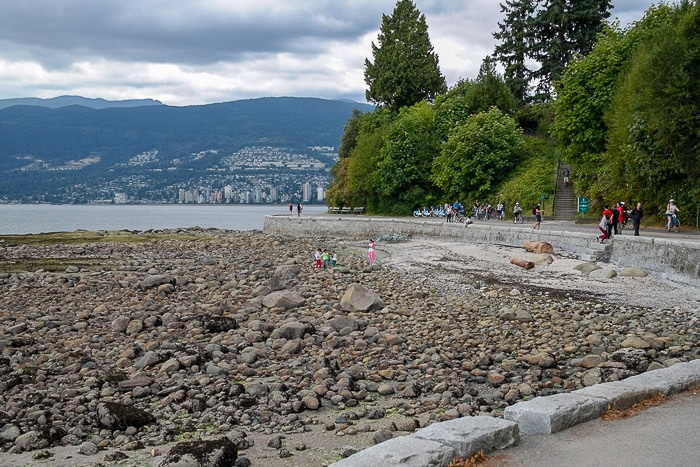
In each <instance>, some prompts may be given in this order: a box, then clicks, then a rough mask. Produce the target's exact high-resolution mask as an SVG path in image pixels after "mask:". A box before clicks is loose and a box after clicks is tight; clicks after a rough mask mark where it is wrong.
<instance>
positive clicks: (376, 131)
mask: <svg viewBox="0 0 700 467" xmlns="http://www.w3.org/2000/svg"><path fill="white" fill-rule="evenodd" d="M391 119H392V114H391V112H390V111H389V110H388V109H377V110H375V111H374V112H371V113H366V114H361V115H358V114H353V117H352V118H351V120H350V121H349V122H348V124H347V125H346V128H345V131H346V133H353V134H354V136H353V137H352V138H350V137H348V138H344V139H343V143H341V144H342V145H343V147H344V149H343V151H342V154H343V157H341V158H340V159H339V160H338V162H337V163H336V164H335V166H334V167H333V169H332V172H333V174H334V179H333V182H332V183H331V185H330V186H329V188H328V192H327V194H326V196H327V198H328V203H329V205H333V206H365V208H366V209H367V211H368V212H377V211H378V200H379V192H378V189H379V185H378V183H379V179H380V174H379V173H378V172H377V160H378V155H379V154H380V152H381V150H382V147H383V146H384V144H385V141H386V135H387V133H388V131H389V129H390V127H391ZM350 141H352V143H350ZM339 153H340V151H339ZM348 153H349V155H348Z"/></svg>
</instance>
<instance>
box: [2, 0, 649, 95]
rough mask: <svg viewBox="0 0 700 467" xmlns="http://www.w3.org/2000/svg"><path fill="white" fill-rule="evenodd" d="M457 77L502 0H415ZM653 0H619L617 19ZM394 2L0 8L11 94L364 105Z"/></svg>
mask: <svg viewBox="0 0 700 467" xmlns="http://www.w3.org/2000/svg"><path fill="white" fill-rule="evenodd" d="M414 3H415V4H416V7H417V8H418V9H419V10H420V11H421V12H422V13H423V14H424V15H425V16H426V21H427V24H428V32H429V34H430V38H431V42H432V44H433V46H434V49H435V52H436V53H437V54H438V56H439V60H440V68H441V71H442V73H443V74H444V75H445V77H446V79H447V82H448V85H454V84H456V82H457V81H458V80H459V79H473V78H475V77H476V75H477V73H478V70H479V66H480V65H481V62H482V60H483V59H484V57H486V56H487V55H490V54H491V53H492V52H493V48H494V45H495V43H496V42H495V40H494V39H493V37H492V33H493V32H494V31H496V30H497V28H498V26H497V23H498V22H499V21H501V20H502V19H503V18H502V14H501V13H500V6H499V3H500V2H499V1H497V0H472V1H469V2H460V1H452V2H444V1H439V0H414ZM654 3H655V2H652V1H651V0H643V1H639V0H616V1H614V9H613V10H612V16H611V20H614V19H615V18H619V20H620V23H621V25H623V26H625V25H628V24H630V23H632V22H634V21H638V20H640V19H641V18H642V16H643V13H644V11H645V10H647V9H648V8H649V7H650V6H651V5H652V4H654ZM395 5H396V1H395V0H348V1H345V2H328V1H321V0H290V1H287V2H280V1H276V0H257V1H256V2H250V1H247V0H230V1H227V2H218V1H213V0H204V1H203V0H172V1H169V2H148V1H146V2H144V1H143V0H139V1H136V0H120V1H99V2H96V1H93V0H62V1H60V2H56V1H50V2H47V1H44V0H22V1H21V2H7V4H5V5H3V14H2V15H0V44H1V45H2V47H0V99H7V98H18V97H40V98H51V97H57V96H61V95H79V96H84V97H90V98H103V99H107V100H125V99H145V98H150V99H156V100H159V101H161V102H163V103H164V104H166V105H173V106H183V105H199V104H208V103H215V102H228V101H233V100H240V99H248V98H256V97H268V96H294V97H320V98H326V99H345V100H352V101H357V102H364V101H365V97H364V92H365V89H366V85H365V83H364V60H365V58H370V59H371V58H372V57H371V44H372V43H373V42H374V43H375V44H376V43H377V34H378V32H379V26H380V24H381V20H382V15H383V14H386V15H390V14H391V13H392V11H393V9H394V7H395Z"/></svg>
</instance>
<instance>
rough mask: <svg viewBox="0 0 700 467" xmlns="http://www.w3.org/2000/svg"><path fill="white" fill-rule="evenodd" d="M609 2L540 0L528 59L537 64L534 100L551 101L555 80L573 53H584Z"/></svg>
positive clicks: (601, 22) (605, 0)
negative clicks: (538, 67) (538, 65)
mask: <svg viewBox="0 0 700 467" xmlns="http://www.w3.org/2000/svg"><path fill="white" fill-rule="evenodd" d="M611 8H612V3H611V1H610V0H542V1H541V2H540V8H539V9H538V11H537V13H536V14H535V16H534V17H533V19H532V24H531V27H532V28H533V38H534V40H533V43H532V48H531V52H530V56H531V57H532V58H533V59H534V60H536V61H537V62H539V64H540V69H539V70H537V71H535V72H534V77H535V78H536V79H538V80H539V83H538V85H537V95H536V98H537V99H541V100H549V99H550V98H551V92H552V86H553V83H555V82H556V81H558V80H559V78H560V77H561V75H562V74H563V72H564V70H565V69H566V67H567V66H568V65H569V63H570V62H571V60H572V59H573V58H574V57H575V56H576V55H577V54H583V55H585V54H587V53H588V52H589V51H590V50H591V49H592V48H593V45H594V44H595V40H596V36H597V35H598V33H599V32H600V31H602V29H603V26H604V25H605V19H606V18H608V17H609V16H610V9H611Z"/></svg>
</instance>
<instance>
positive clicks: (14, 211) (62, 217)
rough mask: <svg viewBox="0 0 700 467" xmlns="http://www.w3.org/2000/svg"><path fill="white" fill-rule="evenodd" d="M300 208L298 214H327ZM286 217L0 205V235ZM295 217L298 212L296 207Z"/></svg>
mask: <svg viewBox="0 0 700 467" xmlns="http://www.w3.org/2000/svg"><path fill="white" fill-rule="evenodd" d="M326 209H327V208H326V206H323V205H308V206H304V209H303V211H302V215H305V214H306V215H313V214H320V213H324V212H326ZM274 214H279V215H289V208H288V207H287V206H286V205H258V204H256V205H251V204H242V205H241V204H237V205H191V204H186V205H74V204H70V205H49V204H0V234H5V235H8V234H28V233H42V232H73V231H75V230H149V229H155V230H161V229H172V228H180V227H204V228H208V227H213V228H218V229H228V230H262V228H263V224H264V223H265V216H267V215H274ZM294 215H295V216H296V209H295V213H294Z"/></svg>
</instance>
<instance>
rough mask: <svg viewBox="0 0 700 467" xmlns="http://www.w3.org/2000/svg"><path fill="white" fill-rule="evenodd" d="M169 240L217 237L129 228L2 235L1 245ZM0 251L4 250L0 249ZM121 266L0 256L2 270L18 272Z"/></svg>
mask: <svg viewBox="0 0 700 467" xmlns="http://www.w3.org/2000/svg"><path fill="white" fill-rule="evenodd" d="M168 240H179V241H214V240H217V238H216V237H211V236H198V235H186V234H173V233H158V232H130V231H128V230H113V231H106V230H105V231H87V230H76V231H75V232H52V233H41V234H27V235H0V249H1V248H2V247H21V246H27V247H46V246H56V245H79V244H96V243H97V244H100V243H103V244H105V243H131V244H135V243H147V242H162V241H168ZM0 251H1V250H0ZM117 265H118V263H117V261H116V260H111V259H107V258H95V257H81V256H78V257H65V256H55V257H50V258H47V257H41V258H37V257H30V256H22V257H17V258H0V273H18V272H34V271H39V270H43V271H47V272H65V271H66V269H67V268H68V267H70V266H75V267H78V268H80V269H81V270H87V271H95V270H105V269H107V270H109V269H114V268H116V267H117Z"/></svg>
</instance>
